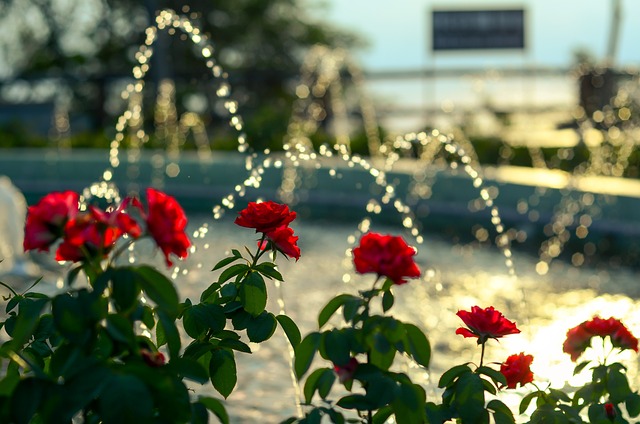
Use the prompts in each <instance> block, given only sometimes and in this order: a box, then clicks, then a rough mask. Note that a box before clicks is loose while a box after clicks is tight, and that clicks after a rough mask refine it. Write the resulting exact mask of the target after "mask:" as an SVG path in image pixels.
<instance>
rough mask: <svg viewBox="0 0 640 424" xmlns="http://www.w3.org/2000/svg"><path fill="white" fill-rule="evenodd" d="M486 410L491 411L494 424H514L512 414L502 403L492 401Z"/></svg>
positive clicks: (495, 400)
mask: <svg viewBox="0 0 640 424" xmlns="http://www.w3.org/2000/svg"><path fill="white" fill-rule="evenodd" d="M487 408H488V409H491V410H492V411H493V418H494V420H495V423H496V424H514V423H515V419H514V418H513V413H512V412H511V410H510V409H509V407H508V406H507V405H505V404H504V403H503V402H501V401H499V400H497V399H493V400H491V401H489V403H488V404H487Z"/></svg>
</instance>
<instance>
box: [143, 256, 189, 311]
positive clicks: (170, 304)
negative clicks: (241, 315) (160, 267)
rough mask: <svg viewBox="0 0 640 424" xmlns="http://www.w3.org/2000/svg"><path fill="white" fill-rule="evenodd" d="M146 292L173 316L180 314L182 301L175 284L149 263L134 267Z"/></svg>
mask: <svg viewBox="0 0 640 424" xmlns="http://www.w3.org/2000/svg"><path fill="white" fill-rule="evenodd" d="M134 270H135V272H136V273H137V274H138V276H139V277H140V278H139V279H138V282H139V283H140V286H141V287H142V289H143V290H144V292H145V294H146V295H147V296H148V297H149V298H150V299H151V300H153V301H154V302H155V304H156V305H158V307H159V308H160V309H162V310H163V311H164V312H165V313H167V314H168V315H169V316H171V317H176V316H177V315H178V308H179V305H180V301H179V299H178V292H177V291H176V288H175V286H174V285H173V283H172V282H171V280H169V279H168V278H167V277H166V276H165V275H164V274H162V273H160V272H159V271H157V270H156V269H155V268H152V267H150V266H148V265H142V266H139V267H135V268H134Z"/></svg>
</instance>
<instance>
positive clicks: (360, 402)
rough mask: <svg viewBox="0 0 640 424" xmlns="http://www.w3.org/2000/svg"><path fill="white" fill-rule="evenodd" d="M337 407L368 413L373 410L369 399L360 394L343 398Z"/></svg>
mask: <svg viewBox="0 0 640 424" xmlns="http://www.w3.org/2000/svg"><path fill="white" fill-rule="evenodd" d="M336 405H338V406H339V407H341V408H344V409H356V410H358V411H366V410H368V409H370V408H371V405H370V404H369V402H368V401H367V398H366V397H364V396H363V395H359V394H355V395H347V396H343V397H342V398H340V399H339V400H338V402H337V403H336Z"/></svg>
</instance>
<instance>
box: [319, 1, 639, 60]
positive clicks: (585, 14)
mask: <svg viewBox="0 0 640 424" xmlns="http://www.w3.org/2000/svg"><path fill="white" fill-rule="evenodd" d="M308 1H311V2H313V0H308ZM324 1H325V3H326V7H325V8H322V9H319V8H315V7H314V8H311V10H312V13H313V15H314V16H317V17H318V18H319V19H324V20H327V21H329V22H331V23H333V24H334V25H336V26H341V27H345V28H349V29H351V30H353V31H356V32H358V33H361V34H362V35H363V36H364V37H365V38H366V39H368V40H369V42H370V46H369V48H368V49H366V50H363V51H360V52H356V54H355V57H356V58H357V60H358V61H359V62H360V64H361V66H362V67H363V68H365V69H366V70H369V71H375V70H389V69H394V70H396V69H416V68H418V69H419V68H425V67H443V68H447V67H465V66H474V67H492V66H511V67H518V66H523V67H532V66H541V67H563V68H567V67H569V66H571V64H572V63H573V61H574V57H575V56H574V54H575V52H576V50H578V49H582V50H586V51H588V52H589V53H590V54H591V55H592V56H593V57H594V58H595V59H597V60H603V59H604V57H605V53H606V46H607V42H608V37H609V31H610V27H611V11H612V4H613V1H614V0H516V1H513V0H511V1H509V0H490V1H489V2H487V1H478V0H463V1H459V0H436V1H433V0H394V1H393V2H389V1H383V0H324ZM621 4H622V21H621V30H620V38H619V47H618V54H617V56H616V61H615V64H617V65H620V66H638V65H640V48H638V47H637V43H638V40H640V25H639V24H640V0H621ZM504 7H508V8H518V7H522V8H524V9H525V16H526V18H525V20H526V22H525V37H526V44H527V47H526V48H525V50H523V51H511V52H497V53H495V52H494V53H490V54H488V53H487V52H482V53H476V52H472V53H469V52H467V53H464V54H461V53H450V52H446V53H442V52H441V53H438V54H435V55H434V54H433V52H431V51H430V42H429V31H428V28H427V25H428V21H429V20H430V18H429V17H430V14H431V10H433V9H438V10H443V9H452V10H455V9H469V10H473V9H483V8H504Z"/></svg>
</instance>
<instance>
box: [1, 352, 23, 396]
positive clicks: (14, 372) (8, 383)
mask: <svg viewBox="0 0 640 424" xmlns="http://www.w3.org/2000/svg"><path fill="white" fill-rule="evenodd" d="M19 382H20V372H19V367H18V364H16V363H15V362H13V361H11V362H9V365H7V368H6V370H5V374H4V376H3V377H2V378H0V396H11V394H12V393H13V392H14V391H15V388H16V386H17V385H18V383H19Z"/></svg>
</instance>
